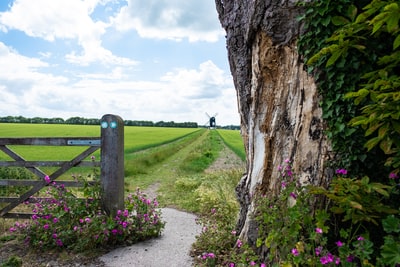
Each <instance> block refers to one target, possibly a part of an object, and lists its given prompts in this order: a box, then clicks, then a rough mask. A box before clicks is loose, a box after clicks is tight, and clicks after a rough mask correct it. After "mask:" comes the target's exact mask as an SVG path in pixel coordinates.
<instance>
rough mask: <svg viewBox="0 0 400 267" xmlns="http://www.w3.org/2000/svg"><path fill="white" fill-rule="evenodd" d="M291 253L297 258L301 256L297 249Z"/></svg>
mask: <svg viewBox="0 0 400 267" xmlns="http://www.w3.org/2000/svg"><path fill="white" fill-rule="evenodd" d="M291 252H292V254H293V256H295V257H297V256H299V251H298V250H297V249H295V248H292V251H291Z"/></svg>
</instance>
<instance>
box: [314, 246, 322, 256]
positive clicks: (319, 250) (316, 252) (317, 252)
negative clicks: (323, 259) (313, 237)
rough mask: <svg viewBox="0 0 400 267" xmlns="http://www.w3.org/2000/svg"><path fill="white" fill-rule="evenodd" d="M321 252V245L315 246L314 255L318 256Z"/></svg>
mask: <svg viewBox="0 0 400 267" xmlns="http://www.w3.org/2000/svg"><path fill="white" fill-rule="evenodd" d="M321 252H322V247H321V246H319V247H316V248H315V255H317V256H319V254H321Z"/></svg>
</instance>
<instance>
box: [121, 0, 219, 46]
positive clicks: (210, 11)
mask: <svg viewBox="0 0 400 267" xmlns="http://www.w3.org/2000/svg"><path fill="white" fill-rule="evenodd" d="M127 2H128V5H127V6H124V7H122V8H121V10H120V13H119V14H118V15H117V16H116V17H115V20H114V23H115V27H116V29H117V30H119V31H128V30H131V29H134V30H136V31H137V32H138V34H139V35H140V36H141V37H145V38H155V39H173V40H177V41H180V40H182V39H184V38H187V39H188V40H189V41H190V42H196V41H207V42H215V41H217V40H218V39H219V38H220V37H221V36H223V35H224V32H223V30H222V28H221V27H219V22H218V17H217V12H216V9H215V4H214V1H212V0H207V1H205V0H201V1H199V0H185V1H182V0H146V1H143V0H127Z"/></svg>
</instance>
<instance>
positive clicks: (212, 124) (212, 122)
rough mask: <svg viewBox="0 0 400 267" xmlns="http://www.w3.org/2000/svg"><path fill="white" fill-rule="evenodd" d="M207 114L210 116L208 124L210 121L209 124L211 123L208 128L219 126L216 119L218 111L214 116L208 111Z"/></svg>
mask: <svg viewBox="0 0 400 267" xmlns="http://www.w3.org/2000/svg"><path fill="white" fill-rule="evenodd" d="M206 115H207V117H208V122H206V125H207V123H208V124H209V125H208V128H209V129H215V127H217V123H216V121H215V117H217V115H218V113H215V114H214V116H210V115H209V114H208V113H207V112H206Z"/></svg>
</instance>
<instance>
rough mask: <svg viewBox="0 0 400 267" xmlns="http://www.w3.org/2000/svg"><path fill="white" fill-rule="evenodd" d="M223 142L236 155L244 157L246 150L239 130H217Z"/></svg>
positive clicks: (243, 158)
mask: <svg viewBox="0 0 400 267" xmlns="http://www.w3.org/2000/svg"><path fill="white" fill-rule="evenodd" d="M218 133H219V135H220V136H221V138H222V140H223V141H224V143H225V144H226V145H227V146H228V147H229V148H230V149H231V150H232V151H233V152H235V153H236V155H238V156H239V157H240V158H241V159H242V160H245V159H246V152H245V150H244V145H243V139H242V136H241V135H240V131H234V130H221V129H220V130H218Z"/></svg>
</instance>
